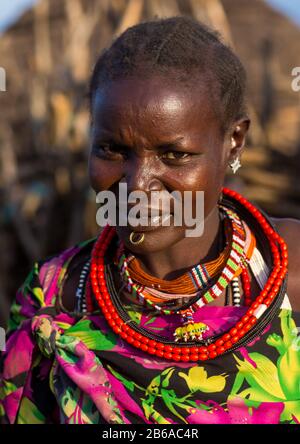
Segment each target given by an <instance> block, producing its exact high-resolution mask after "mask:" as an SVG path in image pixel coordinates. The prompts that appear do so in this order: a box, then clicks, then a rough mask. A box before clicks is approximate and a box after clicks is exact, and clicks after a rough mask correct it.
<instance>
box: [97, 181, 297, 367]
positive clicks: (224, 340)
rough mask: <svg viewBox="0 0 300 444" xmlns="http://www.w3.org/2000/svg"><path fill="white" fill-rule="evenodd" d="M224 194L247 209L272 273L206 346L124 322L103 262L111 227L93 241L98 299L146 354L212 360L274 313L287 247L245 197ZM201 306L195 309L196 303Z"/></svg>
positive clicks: (114, 326) (280, 295)
mask: <svg viewBox="0 0 300 444" xmlns="http://www.w3.org/2000/svg"><path fill="white" fill-rule="evenodd" d="M223 194H224V195H225V197H226V198H228V199H231V200H232V201H233V206H234V208H235V211H236V212H237V213H238V212H239V210H242V211H243V212H245V213H247V215H248V216H249V218H250V219H251V218H252V221H253V223H255V224H256V225H257V226H258V227H259V230H260V236H263V237H264V239H265V241H267V243H268V250H269V252H270V253H271V256H272V271H271V273H270V275H269V277H268V280H267V282H266V285H265V287H264V288H263V289H262V291H261V292H260V294H259V295H258V296H257V297H256V299H255V300H254V301H253V302H251V305H250V306H249V308H248V310H247V312H246V314H245V315H244V316H243V317H242V318H241V319H240V320H239V321H238V322H237V323H236V325H235V326H234V327H233V328H231V329H230V330H229V331H228V332H225V333H223V334H221V335H220V336H219V337H216V338H213V339H212V338H210V339H211V341H210V343H209V344H208V343H207V344H203V345H199V344H197V342H196V343H195V341H191V342H187V343H183V344H178V343H172V342H170V341H164V340H163V339H162V338H159V337H157V338H155V339H154V338H152V337H151V335H149V334H147V332H146V331H144V329H143V328H141V327H138V326H137V325H134V324H133V325H128V323H127V321H126V320H125V319H126V315H125V314H124V313H123V312H122V307H121V305H120V304H119V303H118V301H117V300H116V299H115V298H113V297H112V292H111V288H109V287H111V279H109V275H108V273H107V267H106V265H105V260H104V259H105V252H106V250H107V249H108V247H109V245H110V243H111V242H112V240H113V238H114V237H115V236H116V231H115V229H114V228H113V227H109V226H107V227H105V229H104V230H103V231H102V233H101V235H100V236H99V238H98V240H97V241H96V243H95V245H94V249H93V253H92V260H91V272H90V280H91V285H92V289H93V292H94V295H95V298H96V300H97V303H98V305H99V307H100V309H101V311H102V313H103V315H104V317H105V318H106V320H107V322H108V324H109V325H110V327H111V328H112V330H113V331H114V332H115V333H116V334H118V335H120V336H121V338H122V339H123V340H125V341H127V342H128V343H129V344H131V345H133V346H134V347H137V348H139V349H141V350H143V351H145V352H147V353H149V354H150V355H156V356H157V357H161V358H164V359H169V360H173V361H183V362H188V361H198V360H208V359H214V358H216V357H217V356H220V355H222V354H224V353H226V352H229V351H232V350H233V349H235V348H238V347H240V346H241V345H242V344H245V343H246V342H249V341H250V340H252V339H253V337H254V336H255V335H256V334H257V333H258V331H261V330H262V329H263V328H264V327H265V326H266V325H267V323H268V322H270V320H271V319H272V318H273V316H275V314H276V313H275V312H276V311H277V309H278V308H279V304H280V303H281V299H282V298H283V294H284V292H285V286H286V275H287V265H288V255H287V246H286V244H285V242H284V240H283V239H282V238H281V237H280V236H279V234H278V233H277V232H276V231H275V230H274V229H273V227H272V226H271V224H270V222H269V221H268V220H267V219H266V217H265V216H264V215H263V214H262V213H261V212H260V211H259V210H258V209H257V208H256V207H255V206H254V205H252V204H251V203H250V202H248V201H247V200H246V199H245V198H244V197H243V196H241V195H240V194H238V193H236V192H235V191H232V190H229V189H227V188H224V189H223ZM198 308H199V307H198Z"/></svg>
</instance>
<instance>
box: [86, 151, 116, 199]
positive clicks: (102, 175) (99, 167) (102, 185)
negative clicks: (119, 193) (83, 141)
mask: <svg viewBox="0 0 300 444" xmlns="http://www.w3.org/2000/svg"><path fill="white" fill-rule="evenodd" d="M88 172H89V179H90V184H91V187H92V188H93V189H94V190H95V191H96V192H99V191H104V190H109V189H110V188H111V187H112V186H113V185H114V184H115V183H116V182H119V181H120V180H121V178H122V168H121V167H120V166H118V165H116V163H115V162H109V161H106V160H102V159H99V158H98V157H96V156H93V155H91V156H90V158H89V165H88Z"/></svg>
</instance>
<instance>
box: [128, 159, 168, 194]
mask: <svg viewBox="0 0 300 444" xmlns="http://www.w3.org/2000/svg"><path fill="white" fill-rule="evenodd" d="M154 163H155V162H152V160H151V159H149V158H140V157H139V158H136V159H134V161H133V162H132V163H131V164H130V165H128V169H127V171H126V176H125V178H124V179H125V180H124V182H126V183H127V192H128V193H130V192H133V191H144V192H145V193H150V192H151V191H162V190H163V189H164V187H163V184H162V182H161V180H160V178H159V168H158V167H157V165H154Z"/></svg>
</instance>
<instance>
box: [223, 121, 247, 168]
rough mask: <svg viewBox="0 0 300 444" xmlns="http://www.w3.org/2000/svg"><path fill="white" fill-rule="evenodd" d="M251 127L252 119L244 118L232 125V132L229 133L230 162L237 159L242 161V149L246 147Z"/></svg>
mask: <svg viewBox="0 0 300 444" xmlns="http://www.w3.org/2000/svg"><path fill="white" fill-rule="evenodd" d="M249 126H250V119H249V118H248V117H244V118H242V119H240V120H237V121H236V122H235V123H234V124H233V125H231V127H230V130H229V131H228V133H227V137H228V139H227V140H228V144H229V149H228V162H229V163H231V162H233V161H234V160H235V159H236V158H238V159H240V157H241V154H242V153H241V152H242V149H243V148H244V146H245V141H246V136H247V132H248V129H249Z"/></svg>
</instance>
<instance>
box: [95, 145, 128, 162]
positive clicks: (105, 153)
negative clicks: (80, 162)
mask: <svg viewBox="0 0 300 444" xmlns="http://www.w3.org/2000/svg"><path fill="white" fill-rule="evenodd" d="M92 152H93V153H94V154H96V156H98V157H101V158H102V159H111V160H119V159H120V160H123V159H124V158H126V157H127V153H126V151H125V150H124V148H122V147H118V146H117V145H110V144H104V143H103V144H98V145H94V146H93V147H92Z"/></svg>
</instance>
